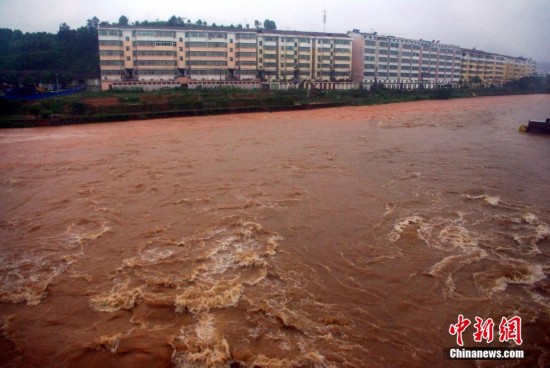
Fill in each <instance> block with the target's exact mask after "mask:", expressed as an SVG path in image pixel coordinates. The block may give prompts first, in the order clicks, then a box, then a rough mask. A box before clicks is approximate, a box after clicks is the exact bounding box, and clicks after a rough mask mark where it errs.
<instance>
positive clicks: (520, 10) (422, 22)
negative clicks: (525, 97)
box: [0, 0, 550, 62]
mask: <svg viewBox="0 0 550 368" xmlns="http://www.w3.org/2000/svg"><path fill="white" fill-rule="evenodd" d="M324 9H326V10H327V23H326V30H327V31H328V32H342V33H345V32H347V31H351V30H352V29H354V28H357V29H360V30H361V31H363V32H370V31H377V32H378V33H379V34H391V35H394V36H401V37H407V38H415V39H419V38H421V39H425V40H440V41H441V43H450V44H454V45H458V46H461V47H466V48H471V47H476V48H477V49H479V50H485V51H490V52H496V53H501V54H505V55H510V56H525V57H532V58H533V59H534V60H536V61H545V62H550V0H408V1H407V0H277V1H266V0H264V1H253V0H0V14H1V20H0V28H11V29H20V30H22V31H23V32H41V31H46V32H57V30H58V28H59V25H60V24H61V23H63V22H65V23H67V24H68V25H69V26H70V27H71V28H78V27H80V26H83V25H85V24H86V20H87V19H89V18H92V17H93V16H97V17H98V18H99V19H100V20H101V21H108V22H116V21H117V20H118V18H119V16H120V15H122V14H124V15H126V16H127V17H128V18H129V19H130V22H133V21H135V20H155V19H157V18H158V19H160V20H167V19H168V18H169V17H170V16H172V15H176V16H181V17H184V18H187V19H191V20H192V21H193V22H194V21H196V20H197V19H202V20H206V21H207V22H208V23H209V24H211V23H217V24H224V25H230V24H232V23H233V24H238V23H241V24H243V25H244V24H246V23H249V24H250V25H251V27H252V26H253V24H254V20H255V19H258V20H260V21H262V22H263V20H264V19H266V18H268V19H272V20H275V22H276V23H277V27H278V28H279V29H291V30H303V31H322V30H323V10H324Z"/></svg>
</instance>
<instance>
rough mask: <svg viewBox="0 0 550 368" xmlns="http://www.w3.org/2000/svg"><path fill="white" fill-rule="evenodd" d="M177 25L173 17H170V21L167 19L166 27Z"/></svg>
mask: <svg viewBox="0 0 550 368" xmlns="http://www.w3.org/2000/svg"><path fill="white" fill-rule="evenodd" d="M177 25H178V18H177V17H176V16H175V15H172V16H171V17H170V19H168V26H170V27H175V26H177Z"/></svg>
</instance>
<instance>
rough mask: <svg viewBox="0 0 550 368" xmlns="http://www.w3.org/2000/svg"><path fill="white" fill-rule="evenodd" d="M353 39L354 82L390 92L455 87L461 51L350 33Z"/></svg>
mask: <svg viewBox="0 0 550 368" xmlns="http://www.w3.org/2000/svg"><path fill="white" fill-rule="evenodd" d="M349 35H350V37H351V38H352V39H353V55H354V60H353V67H352V69H353V70H352V75H353V80H354V81H357V82H362V83H363V87H364V88H367V89H370V88H371V87H372V86H373V85H374V84H379V85H384V86H385V87H387V88H391V89H417V88H434V87H435V86H437V85H448V84H451V85H458V82H459V80H460V68H461V57H462V53H461V49H460V48H459V47H458V46H454V45H445V44H441V43H439V41H437V42H436V41H431V42H428V41H423V40H411V39H406V38H399V37H393V36H383V35H378V34H377V33H360V32H359V31H358V30H354V31H353V32H350V33H349Z"/></svg>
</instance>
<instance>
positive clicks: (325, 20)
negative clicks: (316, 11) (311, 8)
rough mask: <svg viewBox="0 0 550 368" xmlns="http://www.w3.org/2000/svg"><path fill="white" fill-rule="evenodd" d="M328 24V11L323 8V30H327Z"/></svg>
mask: <svg viewBox="0 0 550 368" xmlns="http://www.w3.org/2000/svg"><path fill="white" fill-rule="evenodd" d="M326 25H327V11H326V9H325V10H323V32H326Z"/></svg>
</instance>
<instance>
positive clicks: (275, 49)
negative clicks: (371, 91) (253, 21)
mask: <svg viewBox="0 0 550 368" xmlns="http://www.w3.org/2000/svg"><path fill="white" fill-rule="evenodd" d="M351 57H352V47H351V39H350V38H349V37H348V36H347V35H346V34H336V33H320V32H298V31H274V30H259V31H258V71H259V74H260V76H261V77H262V78H265V79H267V80H281V81H290V80H293V79H300V80H306V81H333V82H334V81H349V80H350V79H351Z"/></svg>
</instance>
